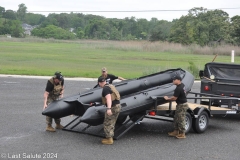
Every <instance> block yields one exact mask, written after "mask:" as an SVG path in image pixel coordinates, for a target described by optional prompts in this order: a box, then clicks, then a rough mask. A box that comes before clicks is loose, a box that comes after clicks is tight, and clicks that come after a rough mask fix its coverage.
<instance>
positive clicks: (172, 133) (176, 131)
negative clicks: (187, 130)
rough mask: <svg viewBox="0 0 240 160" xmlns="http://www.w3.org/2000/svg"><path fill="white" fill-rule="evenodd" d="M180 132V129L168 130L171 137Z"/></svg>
mask: <svg viewBox="0 0 240 160" xmlns="http://www.w3.org/2000/svg"><path fill="white" fill-rule="evenodd" d="M178 134H179V131H178V130H174V131H173V132H168V135H169V136H171V137H175V136H177V135H178Z"/></svg>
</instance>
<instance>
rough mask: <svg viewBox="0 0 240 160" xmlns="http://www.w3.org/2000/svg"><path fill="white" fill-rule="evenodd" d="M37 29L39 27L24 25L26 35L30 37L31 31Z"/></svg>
mask: <svg viewBox="0 0 240 160" xmlns="http://www.w3.org/2000/svg"><path fill="white" fill-rule="evenodd" d="M36 27H37V25H35V26H32V25H29V24H26V23H23V24H22V28H23V29H24V34H26V35H29V36H30V35H31V31H32V30H33V29H34V28H36Z"/></svg>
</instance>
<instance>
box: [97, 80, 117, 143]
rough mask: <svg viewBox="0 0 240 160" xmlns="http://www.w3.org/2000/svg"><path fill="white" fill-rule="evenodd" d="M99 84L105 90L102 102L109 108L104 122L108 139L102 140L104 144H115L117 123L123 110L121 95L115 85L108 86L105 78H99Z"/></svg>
mask: <svg viewBox="0 0 240 160" xmlns="http://www.w3.org/2000/svg"><path fill="white" fill-rule="evenodd" d="M98 84H99V86H100V87H102V88H103V91H102V102H103V104H105V105H106V107H107V111H106V113H105V118H104V122H103V127H104V132H105V136H106V138H104V139H102V143H103V144H113V136H114V128H115V123H116V121H117V118H118V115H119V113H120V110H121V106H120V94H119V92H118V91H117V89H116V88H115V87H114V86H113V85H111V84H107V83H106V79H105V78H103V77H99V78H98Z"/></svg>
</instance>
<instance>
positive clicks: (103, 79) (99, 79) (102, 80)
mask: <svg viewBox="0 0 240 160" xmlns="http://www.w3.org/2000/svg"><path fill="white" fill-rule="evenodd" d="M105 81H106V79H105V78H103V77H99V78H98V82H105Z"/></svg>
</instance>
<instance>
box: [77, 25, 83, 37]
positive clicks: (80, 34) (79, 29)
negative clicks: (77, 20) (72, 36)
mask: <svg viewBox="0 0 240 160" xmlns="http://www.w3.org/2000/svg"><path fill="white" fill-rule="evenodd" d="M76 34H77V37H78V38H79V39H83V38H84V30H82V28H81V27H78V28H77V31H76Z"/></svg>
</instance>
